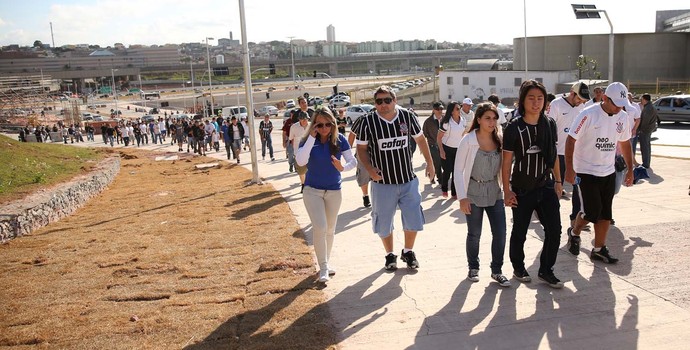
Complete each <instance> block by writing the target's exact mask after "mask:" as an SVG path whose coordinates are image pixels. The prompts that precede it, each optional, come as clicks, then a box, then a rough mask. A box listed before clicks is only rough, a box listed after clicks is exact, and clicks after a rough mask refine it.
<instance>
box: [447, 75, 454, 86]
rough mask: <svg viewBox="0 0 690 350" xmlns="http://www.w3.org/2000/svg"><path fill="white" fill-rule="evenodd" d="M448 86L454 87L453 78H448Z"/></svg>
mask: <svg viewBox="0 0 690 350" xmlns="http://www.w3.org/2000/svg"><path fill="white" fill-rule="evenodd" d="M446 85H453V77H446Z"/></svg>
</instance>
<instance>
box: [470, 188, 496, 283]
mask: <svg viewBox="0 0 690 350" xmlns="http://www.w3.org/2000/svg"><path fill="white" fill-rule="evenodd" d="M485 211H486V216H487V217H488V218H489V225H491V237H492V239H491V273H492V274H496V273H503V272H502V271H501V268H502V267H503V253H504V252H505V248H506V209H505V207H504V205H503V200H502V199H499V200H497V201H496V203H495V204H494V205H493V206H491V207H478V206H476V205H474V204H471V210H470V214H469V215H465V217H466V218H467V240H466V242H465V246H466V251H467V264H468V265H469V268H470V269H477V270H478V269H479V239H480V237H481V235H482V221H483V219H484V212H485Z"/></svg>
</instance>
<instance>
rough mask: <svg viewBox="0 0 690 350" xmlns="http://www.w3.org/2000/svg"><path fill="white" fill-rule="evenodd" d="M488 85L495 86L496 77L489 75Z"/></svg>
mask: <svg viewBox="0 0 690 350" xmlns="http://www.w3.org/2000/svg"><path fill="white" fill-rule="evenodd" d="M489 85H490V86H496V77H489Z"/></svg>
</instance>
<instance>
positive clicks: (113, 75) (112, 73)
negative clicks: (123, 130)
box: [110, 68, 119, 118]
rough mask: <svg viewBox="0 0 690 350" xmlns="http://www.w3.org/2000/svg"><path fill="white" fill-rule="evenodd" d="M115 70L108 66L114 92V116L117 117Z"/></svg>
mask: <svg viewBox="0 0 690 350" xmlns="http://www.w3.org/2000/svg"><path fill="white" fill-rule="evenodd" d="M116 70H117V69H113V68H110V76H111V77H112V79H113V94H115V118H117V117H118V116H119V114H118V113H117V112H118V110H117V90H115V71H116Z"/></svg>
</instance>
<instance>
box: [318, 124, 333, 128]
mask: <svg viewBox="0 0 690 350" xmlns="http://www.w3.org/2000/svg"><path fill="white" fill-rule="evenodd" d="M314 126H316V128H317V129H321V128H324V127H326V128H330V127H332V126H333V124H331V123H325V124H324V123H318V124H316V125H314Z"/></svg>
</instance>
